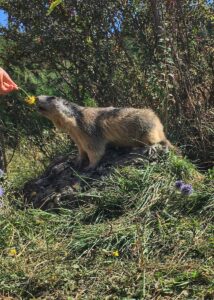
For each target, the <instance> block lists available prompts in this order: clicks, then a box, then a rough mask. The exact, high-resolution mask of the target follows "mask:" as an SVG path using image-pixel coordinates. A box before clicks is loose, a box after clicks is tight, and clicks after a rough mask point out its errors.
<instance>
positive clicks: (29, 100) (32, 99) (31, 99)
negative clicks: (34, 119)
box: [25, 96, 36, 105]
mask: <svg viewBox="0 0 214 300" xmlns="http://www.w3.org/2000/svg"><path fill="white" fill-rule="evenodd" d="M25 102H26V103H27V104H29V105H33V104H35V102H36V97H35V96H28V97H27V98H25Z"/></svg>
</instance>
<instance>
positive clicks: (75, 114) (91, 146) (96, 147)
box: [37, 96, 174, 168]
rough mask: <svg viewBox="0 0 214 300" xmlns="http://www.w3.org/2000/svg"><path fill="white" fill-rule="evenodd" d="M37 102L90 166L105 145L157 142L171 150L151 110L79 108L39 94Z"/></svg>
mask: <svg viewBox="0 0 214 300" xmlns="http://www.w3.org/2000/svg"><path fill="white" fill-rule="evenodd" d="M37 105H38V108H39V110H40V112H41V113H42V114H43V115H44V116H46V117H47V118H49V119H50V120H51V121H52V122H53V123H54V125H55V126H56V127H58V128H60V129H62V130H63V131H64V132H66V133H68V134H69V135H70V136H71V138H72V140H73V141H74V142H75V144H76V145H77V147H78V151H79V157H78V164H79V165H81V164H82V162H83V161H84V160H85V159H86V158H88V160H89V168H94V167H96V166H97V164H98V163H99V161H100V159H101V158H102V156H103V155H104V153H105V149H106V146H107V144H113V145H117V146H122V147H143V146H145V145H149V146H152V145H155V144H158V143H160V144H162V145H163V146H165V147H167V148H170V149H174V146H173V145H172V144H171V143H170V142H169V141H168V140H167V138H166V136H165V134H164V130H163V125H162V123H161V121H160V119H159V118H158V116H157V115H156V114H155V113H154V112H153V111H152V110H151V109H135V108H114V107H107V108H91V107H82V106H78V105H76V104H73V103H69V102H67V101H66V100H64V99H61V98H57V97H48V96H39V97H38V101H37Z"/></svg>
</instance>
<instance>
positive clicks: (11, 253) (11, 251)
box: [8, 248, 17, 256]
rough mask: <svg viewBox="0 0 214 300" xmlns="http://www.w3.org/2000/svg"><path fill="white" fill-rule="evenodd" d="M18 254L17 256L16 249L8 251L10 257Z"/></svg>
mask: <svg viewBox="0 0 214 300" xmlns="http://www.w3.org/2000/svg"><path fill="white" fill-rule="evenodd" d="M16 254H17V251H16V248H11V249H9V251H8V255H9V256H16Z"/></svg>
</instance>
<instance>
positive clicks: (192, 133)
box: [0, 0, 214, 165]
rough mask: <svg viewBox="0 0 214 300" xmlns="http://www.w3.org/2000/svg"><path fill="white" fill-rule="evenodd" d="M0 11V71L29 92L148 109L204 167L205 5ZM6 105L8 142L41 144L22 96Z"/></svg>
mask: <svg viewBox="0 0 214 300" xmlns="http://www.w3.org/2000/svg"><path fill="white" fill-rule="evenodd" d="M57 3H58V5H57V6H56V4H57ZM50 5H52V7H54V6H55V8H54V9H53V10H52V11H50V10H49V7H50ZM0 8H1V9H4V10H5V11H6V12H7V13H8V15H9V23H8V27H7V28H4V27H1V28H0V38H1V46H0V63H1V65H2V66H3V67H4V68H5V69H6V70H7V71H8V72H9V73H10V74H11V75H12V77H13V79H14V80H15V81H16V82H17V83H18V84H19V85H20V86H22V87H24V88H25V89H27V90H28V91H29V93H33V94H41V93H44V94H55V95H61V96H63V97H66V98H68V99H70V100H72V101H74V102H77V103H79V104H85V105H90V104H94V103H97V104H98V105H103V106H108V105H115V106H128V105H131V106H137V107H143V106H150V107H152V108H154V109H155V110H156V111H157V112H158V113H159V115H160V117H161V119H162V121H163V122H164V125H165V128H166V131H167V135H168V136H169V137H170V138H171V139H172V140H173V142H177V143H178V144H180V145H181V147H183V148H184V152H185V153H186V154H188V155H189V156H190V157H192V158H201V159H202V158H203V162H206V163H207V164H208V165H210V164H211V161H212V160H213V144H212V141H213V140H214V138H213V119H214V112H213V102H214V100H213V89H214V88H213V82H214V81H213V70H214V63H213V54H214V48H213V41H214V38H213V37H214V29H213V24H214V18H213V10H214V5H213V3H212V1H201V0H200V1H189V0H181V1H176V0H161V1H157V0H152V1H147V0H145V1H139V0H131V1H127V0H116V1H115V0H114V1H105V0H88V1H81V0H72V1H71V0H70V1H46V0H43V1H35V0H34V1H28V0H26V1H22V0H7V1H1V2H0ZM8 98H10V99H8V101H5V100H4V99H1V101H0V109H1V121H2V122H3V124H4V127H6V128H7V130H6V136H8V135H9V137H10V139H9V140H10V141H11V140H14V137H15V136H17V135H20V133H23V134H24V135H28V136H34V137H35V136H36V139H38V137H39V136H41V134H42V131H43V128H44V126H45V128H47V124H49V123H44V122H45V121H43V120H42V119H41V118H39V116H38V115H37V114H36V113H32V111H30V110H29V109H28V108H26V107H24V105H22V103H21V101H20V102H17V98H18V99H21V100H22V99H23V95H22V94H21V92H20V93H16V94H14V95H12V96H11V95H10V96H8ZM17 108H18V109H17ZM29 122H30V124H31V126H29ZM44 124H45V125H44ZM178 128H179V130H177V129H178ZM7 140H8V138H7ZM15 140H16V138H15ZM13 146H14V143H13Z"/></svg>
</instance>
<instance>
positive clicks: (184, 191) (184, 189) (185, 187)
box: [181, 184, 193, 196]
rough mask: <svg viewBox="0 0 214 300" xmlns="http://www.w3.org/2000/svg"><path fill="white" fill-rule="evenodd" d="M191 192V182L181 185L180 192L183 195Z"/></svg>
mask: <svg viewBox="0 0 214 300" xmlns="http://www.w3.org/2000/svg"><path fill="white" fill-rule="evenodd" d="M192 192H193V188H192V186H191V184H183V185H182V186H181V193H182V194H183V195H186V196H189V195H191V194H192Z"/></svg>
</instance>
